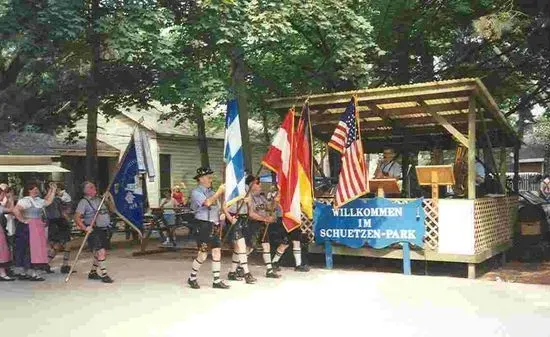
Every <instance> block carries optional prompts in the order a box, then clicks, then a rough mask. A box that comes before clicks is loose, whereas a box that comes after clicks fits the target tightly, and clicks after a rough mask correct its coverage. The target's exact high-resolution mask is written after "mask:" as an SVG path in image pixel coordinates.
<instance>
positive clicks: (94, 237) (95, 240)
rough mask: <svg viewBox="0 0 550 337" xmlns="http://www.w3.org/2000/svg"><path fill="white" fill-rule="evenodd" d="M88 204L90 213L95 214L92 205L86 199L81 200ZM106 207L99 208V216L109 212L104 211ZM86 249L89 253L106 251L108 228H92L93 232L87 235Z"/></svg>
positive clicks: (95, 210)
mask: <svg viewBox="0 0 550 337" xmlns="http://www.w3.org/2000/svg"><path fill="white" fill-rule="evenodd" d="M83 199H84V200H86V201H87V202H88V205H89V206H90V208H91V209H92V212H93V213H94V214H95V213H96V212H97V209H96V208H95V207H94V206H93V205H92V203H91V202H90V200H89V199H88V198H83ZM106 208H107V207H106V206H105V205H102V206H101V209H100V210H99V214H105V213H108V212H109V211H108V210H107V209H106ZM85 225H86V227H88V226H89V224H85ZM87 243H88V248H89V249H90V250H91V251H97V250H100V249H108V248H109V227H98V226H94V230H93V231H92V232H91V233H90V235H88V240H87Z"/></svg>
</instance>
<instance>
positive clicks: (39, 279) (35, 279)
mask: <svg viewBox="0 0 550 337" xmlns="http://www.w3.org/2000/svg"><path fill="white" fill-rule="evenodd" d="M28 280H29V281H33V282H42V281H46V279H45V278H43V277H40V276H38V275H34V276H31V277H29V278H28Z"/></svg>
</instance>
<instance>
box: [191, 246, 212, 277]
mask: <svg viewBox="0 0 550 337" xmlns="http://www.w3.org/2000/svg"><path fill="white" fill-rule="evenodd" d="M207 256H208V253H206V252H199V254H198V255H197V258H196V259H194V260H193V265H192V266H191V269H192V270H191V275H190V276H189V279H190V280H191V281H195V280H196V279H197V274H198V273H199V270H200V269H201V266H202V264H203V262H204V261H205V260H206V257H207Z"/></svg>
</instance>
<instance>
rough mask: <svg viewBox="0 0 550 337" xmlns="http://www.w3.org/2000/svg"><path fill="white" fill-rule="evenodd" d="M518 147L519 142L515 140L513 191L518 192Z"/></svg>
mask: <svg viewBox="0 0 550 337" xmlns="http://www.w3.org/2000/svg"><path fill="white" fill-rule="evenodd" d="M519 147H520V143H519V142H517V144H516V145H514V180H513V188H514V193H519Z"/></svg>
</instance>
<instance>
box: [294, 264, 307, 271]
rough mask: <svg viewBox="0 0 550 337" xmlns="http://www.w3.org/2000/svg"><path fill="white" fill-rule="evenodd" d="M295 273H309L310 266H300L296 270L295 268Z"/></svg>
mask: <svg viewBox="0 0 550 337" xmlns="http://www.w3.org/2000/svg"><path fill="white" fill-rule="evenodd" d="M294 270H295V271H300V272H303V273H307V272H308V271H309V266H306V265H303V264H301V265H299V266H297V267H296V268H294Z"/></svg>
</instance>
